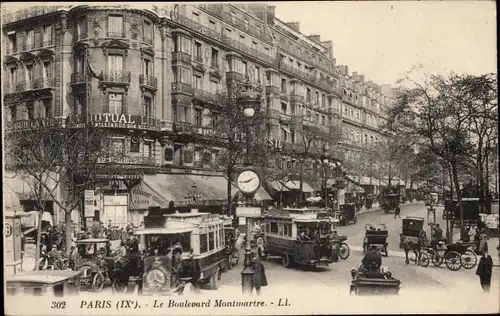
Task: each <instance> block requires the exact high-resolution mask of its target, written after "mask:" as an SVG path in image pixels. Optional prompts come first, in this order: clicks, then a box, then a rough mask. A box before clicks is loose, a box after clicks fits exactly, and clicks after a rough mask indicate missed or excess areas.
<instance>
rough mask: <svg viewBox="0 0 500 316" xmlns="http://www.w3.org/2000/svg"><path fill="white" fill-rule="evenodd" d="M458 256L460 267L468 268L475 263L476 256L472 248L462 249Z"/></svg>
mask: <svg viewBox="0 0 500 316" xmlns="http://www.w3.org/2000/svg"><path fill="white" fill-rule="evenodd" d="M460 257H461V259H462V267H463V268H464V269H467V270H470V269H472V268H474V267H475V266H476V264H477V256H476V254H475V253H474V251H472V250H466V251H464V253H462V255H461V256H460Z"/></svg>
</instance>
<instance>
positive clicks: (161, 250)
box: [129, 210, 228, 295]
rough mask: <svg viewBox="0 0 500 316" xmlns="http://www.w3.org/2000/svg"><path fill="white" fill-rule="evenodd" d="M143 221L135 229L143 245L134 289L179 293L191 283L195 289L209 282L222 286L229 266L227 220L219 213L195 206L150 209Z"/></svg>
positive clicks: (151, 293) (153, 292)
mask: <svg viewBox="0 0 500 316" xmlns="http://www.w3.org/2000/svg"><path fill="white" fill-rule="evenodd" d="M144 223H145V226H144V228H143V229H139V230H137V231H136V232H135V234H136V235H137V236H138V237H139V240H140V249H142V253H141V261H142V263H141V266H142V269H141V271H140V272H139V273H140V274H139V275H137V276H132V277H133V279H132V278H131V282H135V283H136V284H135V286H134V293H135V292H137V293H138V294H139V295H176V294H179V293H182V292H183V291H184V287H185V286H186V285H188V284H190V285H192V289H194V290H196V289H198V288H199V287H200V286H201V285H206V284H209V285H210V287H211V288H212V289H218V288H219V285H220V280H221V277H222V273H223V272H224V271H226V270H227V269H228V267H227V264H228V261H227V249H226V241H225V236H224V223H225V221H224V220H223V219H221V218H220V216H219V215H216V214H209V213H201V212H198V211H196V210H192V211H191V212H189V213H175V214H168V215H161V214H151V213H150V214H149V215H148V218H145V220H144ZM129 288H131V286H130V283H129Z"/></svg>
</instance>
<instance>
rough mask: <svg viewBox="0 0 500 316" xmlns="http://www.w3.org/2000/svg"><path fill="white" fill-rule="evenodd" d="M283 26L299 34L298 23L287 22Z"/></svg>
mask: <svg viewBox="0 0 500 316" xmlns="http://www.w3.org/2000/svg"><path fill="white" fill-rule="evenodd" d="M285 24H286V25H288V27H290V28H291V29H292V30H294V31H296V32H300V22H287V23H285Z"/></svg>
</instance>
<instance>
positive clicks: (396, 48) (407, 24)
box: [272, 1, 497, 84]
mask: <svg viewBox="0 0 500 316" xmlns="http://www.w3.org/2000/svg"><path fill="white" fill-rule="evenodd" d="M272 5H275V6H276V16H277V17H278V19H280V20H281V21H283V22H294V21H297V22H300V31H301V32H302V33H304V34H306V35H310V34H320V35H321V40H322V41H326V40H332V41H333V49H334V57H335V58H336V61H337V65H348V66H349V72H350V73H352V72H353V71H357V72H358V73H359V74H363V75H365V78H367V79H368V80H372V81H374V82H376V83H378V84H394V83H395V82H396V81H397V80H398V79H400V78H401V77H402V76H403V75H404V73H405V72H407V71H408V70H410V69H411V68H412V67H413V66H414V65H417V64H422V65H423V67H424V69H425V71H427V72H430V73H436V74H444V73H448V72H450V71H453V72H458V73H470V74H482V73H488V72H492V73H496V72H497V70H496V65H497V62H496V47H497V46H496V8H495V2H493V1H486V2H483V1H481V2H480V1H444V2H437V1H425V2H416V1H387V2H386V1H380V2H379V1H377V2H375V1H373V2H372V1H366V2H365V1H362V2H347V1H346V2H344V1H341V2H330V1H325V2H323V1H311V2H300V1H297V2H276V3H272Z"/></svg>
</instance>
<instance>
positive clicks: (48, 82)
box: [33, 77, 55, 89]
mask: <svg viewBox="0 0 500 316" xmlns="http://www.w3.org/2000/svg"><path fill="white" fill-rule="evenodd" d="M54 82H55V80H54V78H47V77H46V78H36V79H35V80H33V89H49V88H53V87H54Z"/></svg>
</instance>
